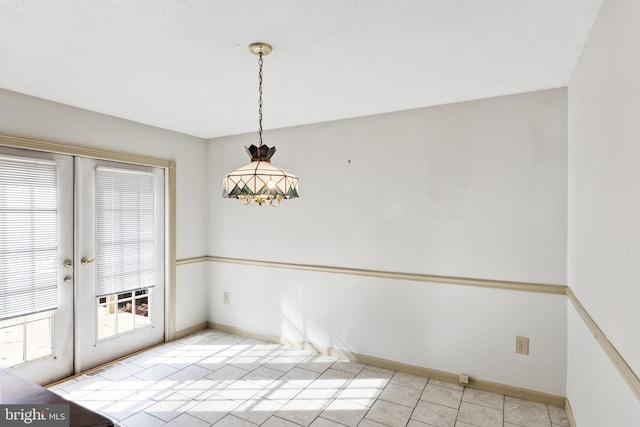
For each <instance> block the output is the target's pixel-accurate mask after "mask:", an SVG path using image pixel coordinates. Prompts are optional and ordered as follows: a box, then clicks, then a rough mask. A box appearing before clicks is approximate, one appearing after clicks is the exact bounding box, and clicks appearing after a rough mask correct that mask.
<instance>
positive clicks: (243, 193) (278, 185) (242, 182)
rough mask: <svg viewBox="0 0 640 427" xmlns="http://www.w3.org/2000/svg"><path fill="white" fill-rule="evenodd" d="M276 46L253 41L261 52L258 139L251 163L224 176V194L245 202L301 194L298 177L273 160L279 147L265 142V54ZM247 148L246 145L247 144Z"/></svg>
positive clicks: (257, 52) (255, 51)
mask: <svg viewBox="0 0 640 427" xmlns="http://www.w3.org/2000/svg"><path fill="white" fill-rule="evenodd" d="M272 50H273V49H272V48H271V46H270V45H268V44H266V43H259V42H258V43H251V44H250V45H249V51H250V52H251V53H253V54H254V55H258V68H259V71H258V140H259V145H258V146H257V147H256V146H255V145H253V144H251V146H250V147H248V148H247V153H249V156H250V157H251V163H249V164H246V165H244V166H241V167H239V168H238V169H236V170H234V171H233V172H230V173H228V174H227V175H226V176H225V177H224V179H223V180H222V197H228V198H231V199H240V202H242V204H243V205H248V204H251V203H257V204H258V205H260V206H262V204H263V203H266V204H268V205H271V206H278V205H279V204H280V201H281V200H282V199H293V198H295V197H298V178H297V177H296V176H295V175H292V174H290V173H289V172H287V171H285V170H284V169H281V168H279V167H277V166H275V165H273V164H272V163H271V157H272V156H273V154H274V153H275V152H276V147H268V146H266V145H263V144H262V57H263V56H266V55H269V54H270V53H271V51H272ZM245 148H246V147H245Z"/></svg>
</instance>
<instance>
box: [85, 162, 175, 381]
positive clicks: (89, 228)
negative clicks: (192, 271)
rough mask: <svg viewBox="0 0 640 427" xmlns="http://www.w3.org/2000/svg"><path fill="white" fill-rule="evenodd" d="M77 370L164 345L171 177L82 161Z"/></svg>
mask: <svg viewBox="0 0 640 427" xmlns="http://www.w3.org/2000/svg"><path fill="white" fill-rule="evenodd" d="M76 177H77V179H76V213H77V218H76V239H77V240H76V259H78V260H80V262H79V265H78V267H77V278H78V284H77V288H76V301H77V311H76V318H77V319H82V322H78V323H77V324H76V361H75V365H76V371H78V372H81V371H83V370H85V369H89V368H91V367H93V366H96V365H99V364H101V363H104V362H106V361H109V360H112V359H115V358H117V357H120V356H123V355H126V354H130V353H132V352H134V351H136V350H140V349H143V348H146V347H149V346H151V345H153V344H157V343H159V342H161V341H162V340H163V339H164V277H165V268H164V231H165V226H164V191H165V186H164V171H163V170H162V169H159V168H149V167H141V166H134V165H126V164H120V163H113V162H104V161H97V160H92V159H82V158H76Z"/></svg>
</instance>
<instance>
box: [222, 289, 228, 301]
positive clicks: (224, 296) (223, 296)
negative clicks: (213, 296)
mask: <svg viewBox="0 0 640 427" xmlns="http://www.w3.org/2000/svg"><path fill="white" fill-rule="evenodd" d="M222 303H223V304H229V292H223V293H222Z"/></svg>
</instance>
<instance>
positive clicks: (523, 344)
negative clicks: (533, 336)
mask: <svg viewBox="0 0 640 427" xmlns="http://www.w3.org/2000/svg"><path fill="white" fill-rule="evenodd" d="M516 353H518V354H529V338H528V337H516Z"/></svg>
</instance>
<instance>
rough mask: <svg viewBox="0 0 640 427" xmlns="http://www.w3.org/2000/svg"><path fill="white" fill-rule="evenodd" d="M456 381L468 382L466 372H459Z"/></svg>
mask: <svg viewBox="0 0 640 427" xmlns="http://www.w3.org/2000/svg"><path fill="white" fill-rule="evenodd" d="M458 381H460V382H461V383H462V384H469V375H467V374H460V375H459V376H458Z"/></svg>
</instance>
